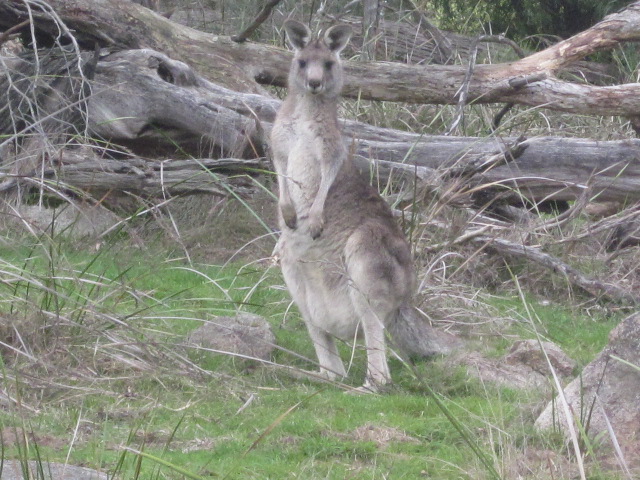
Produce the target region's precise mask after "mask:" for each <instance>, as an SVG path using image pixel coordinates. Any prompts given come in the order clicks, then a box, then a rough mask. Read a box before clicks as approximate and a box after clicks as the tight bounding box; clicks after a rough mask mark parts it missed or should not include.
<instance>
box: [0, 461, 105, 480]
mask: <svg viewBox="0 0 640 480" xmlns="http://www.w3.org/2000/svg"><path fill="white" fill-rule="evenodd" d="M29 470H30V474H31V475H29V476H26V475H25V473H24V472H23V471H22V463H21V462H20V461H18V460H4V462H3V464H2V473H1V474H0V478H2V480H23V479H25V478H38V479H41V480H107V479H108V477H107V474H106V473H101V472H98V471H97V470H93V469H91V468H85V467H76V466H73V465H65V464H63V463H51V462H35V461H30V462H29ZM40 472H43V473H44V477H42V476H41V475H40Z"/></svg>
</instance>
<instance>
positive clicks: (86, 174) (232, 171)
mask: <svg viewBox="0 0 640 480" xmlns="http://www.w3.org/2000/svg"><path fill="white" fill-rule="evenodd" d="M265 168H268V162H267V161H266V160H265V159H263V158H257V159H253V160H241V159H237V158H233V159H227V158H221V159H208V158H205V159H199V160H146V159H142V158H136V157H129V158H126V159H121V160H115V159H105V158H100V157H98V156H97V155H94V154H92V153H90V152H82V153H78V152H75V151H73V150H67V151H64V152H63V153H62V155H61V157H60V158H59V161H58V163H57V165H56V166H55V167H49V168H46V169H44V170H43V171H41V172H38V178H39V179H44V180H45V181H48V182H49V185H51V186H57V187H59V188H61V189H63V190H64V189H65V188H67V187H68V186H72V187H73V188H78V189H81V190H84V191H87V192H90V193H93V194H94V195H95V194H96V193H98V194H103V193H104V192H114V193H115V192H129V193H132V194H134V195H139V196H143V197H149V198H163V197H167V196H173V195H185V194H188V195H192V194H198V193H209V194H214V195H220V196H227V195H229V193H230V192H231V191H232V190H233V192H234V193H236V194H239V195H243V194H247V193H249V192H252V191H253V189H254V185H253V182H252V181H251V179H250V178H249V175H248V173H249V172H251V171H252V170H253V171H255V170H264V169H265Z"/></svg>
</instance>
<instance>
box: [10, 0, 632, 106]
mask: <svg viewBox="0 0 640 480" xmlns="http://www.w3.org/2000/svg"><path fill="white" fill-rule="evenodd" d="M48 5H50V6H51V8H53V9H54V10H55V11H56V12H57V14H58V16H59V17H60V19H61V20H62V21H64V22H65V23H66V25H67V26H68V27H69V28H70V29H73V31H74V34H75V35H76V37H77V39H78V41H79V42H80V44H81V45H84V46H86V47H87V48H89V49H93V47H94V44H95V43H96V42H98V43H99V44H100V45H102V46H109V47H113V46H118V47H120V48H141V47H145V48H153V49H156V50H159V51H161V52H164V53H165V54H167V55H168V56H169V57H171V58H173V59H181V60H186V61H188V62H189V63H191V65H193V67H194V68H195V69H196V70H197V71H199V72H200V73H202V74H203V75H205V76H206V77H207V78H209V79H210V80H212V81H214V82H215V83H218V84H220V85H225V86H227V87H231V88H233V89H235V90H241V91H247V92H253V93H264V92H263V91H262V90H261V88H260V87H259V85H258V84H259V83H263V84H270V85H277V86H284V85H286V77H287V71H288V65H289V62H290V60H291V54H290V53H289V52H286V51H284V50H282V49H279V48H276V47H271V46H267V45H260V44H255V43H251V42H245V43H242V44H238V43H236V42H233V41H232V40H231V39H230V38H229V37H225V36H219V35H209V34H206V33H203V32H199V31H196V30H193V29H190V28H188V27H184V26H181V25H178V24H175V23H173V22H171V21H170V20H168V19H166V18H164V17H162V16H160V15H157V14H155V13H154V12H152V11H150V10H148V9H146V8H143V7H140V6H139V5H136V4H133V3H131V2H128V1H124V0H102V1H97V0H86V1H85V2H83V4H82V6H81V7H79V6H78V3H77V2H75V1H71V0H50V1H49V2H48ZM31 9H32V17H33V19H34V21H35V23H36V25H35V26H36V29H37V31H38V32H42V33H43V34H49V35H57V32H58V30H57V28H56V27H55V23H54V22H53V20H52V18H51V16H50V15H48V13H47V12H44V11H42V9H41V8H38V7H37V5H36V3H35V2H34V4H33V5H31ZM28 16H29V13H28V11H27V4H26V2H25V1H23V0H3V1H2V2H0V28H9V27H11V26H13V25H15V24H17V23H19V22H22V21H24V20H25V19H26V18H28ZM637 40H640V2H634V3H632V4H631V5H629V7H628V8H626V9H625V10H622V11H621V12H619V13H615V14H613V15H609V16H608V17H606V18H605V19H604V20H603V21H601V22H599V23H598V24H596V25H595V26H594V27H592V28H590V29H588V30H586V31H584V32H582V33H580V34H578V35H576V36H574V37H572V38H569V39H567V40H565V41H563V42H561V43H560V44H558V45H555V46H552V47H550V48H548V49H546V50H544V51H542V52H539V53H536V54H534V55H530V56H528V57H526V58H524V59H522V60H519V61H517V62H514V63H504V64H495V65H477V66H476V68H475V70H474V74H473V77H472V79H471V81H470V83H469V90H468V102H470V103H510V102H511V103H516V104H522V105H529V106H544V107H545V108H550V109H555V110H561V111H566V112H572V113H579V114H598V115H625V116H629V115H636V114H637V112H638V111H640V84H637V83H630V84H625V85H618V86H610V87H597V86H592V85H581V84H577V83H571V82H564V81H561V80H558V79H556V78H554V77H553V74H554V73H555V72H557V71H558V70H559V69H561V68H563V67H566V66H567V65H569V64H571V63H572V62H575V61H577V60H578V59H581V58H584V57H585V56H586V55H589V54H592V53H594V52H596V51H600V50H603V49H608V48H612V47H614V46H616V45H618V44H619V43H621V42H625V41H637ZM346 63H347V65H346V69H345V70H346V77H347V78H346V83H345V94H346V95H347V96H352V97H357V98H361V99H370V100H389V101H406V102H413V103H432V104H455V103H456V101H457V99H456V93H457V91H458V89H459V87H460V85H462V83H463V80H464V76H465V73H466V71H467V69H466V67H461V66H453V65H446V66H443V65H421V66H415V65H402V64H396V63H393V64H391V63H385V62H374V63H367V64H364V63H359V62H346ZM535 74H544V75H543V78H545V77H548V78H545V79H544V80H541V81H538V82H535V83H527V84H524V85H520V86H518V87H514V86H513V83H512V80H513V79H514V78H532V75H535Z"/></svg>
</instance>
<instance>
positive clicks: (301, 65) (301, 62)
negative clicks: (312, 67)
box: [298, 60, 307, 68]
mask: <svg viewBox="0 0 640 480" xmlns="http://www.w3.org/2000/svg"><path fill="white" fill-rule="evenodd" d="M298 65H300V68H304V67H306V66H307V61H306V60H298Z"/></svg>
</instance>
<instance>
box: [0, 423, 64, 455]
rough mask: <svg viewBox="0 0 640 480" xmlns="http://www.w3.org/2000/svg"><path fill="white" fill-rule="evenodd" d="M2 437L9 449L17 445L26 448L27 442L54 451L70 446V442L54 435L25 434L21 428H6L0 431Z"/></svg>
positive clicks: (4, 444) (3, 443) (3, 442)
mask: <svg viewBox="0 0 640 480" xmlns="http://www.w3.org/2000/svg"><path fill="white" fill-rule="evenodd" d="M0 435H1V436H2V445H3V446H4V447H5V448H7V447H15V446H17V445H22V446H24V444H25V440H26V441H27V442H28V443H30V444H31V445H37V446H39V447H49V448H52V449H54V450H60V449H62V448H67V447H68V446H69V441H68V440H65V439H62V438H58V437H54V436H52V435H41V434H38V433H34V432H25V431H24V430H22V429H21V428H14V427H5V428H3V429H2V430H1V431H0Z"/></svg>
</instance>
